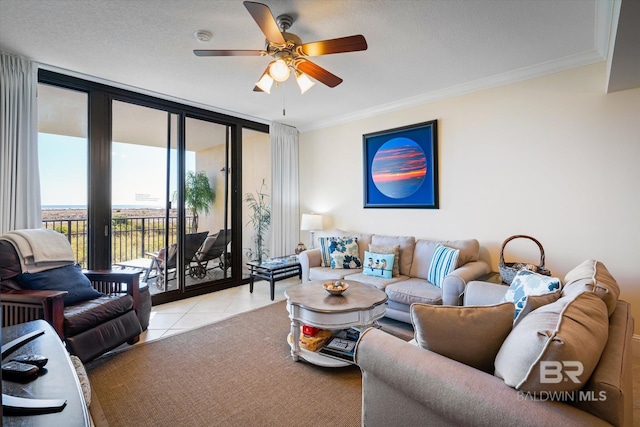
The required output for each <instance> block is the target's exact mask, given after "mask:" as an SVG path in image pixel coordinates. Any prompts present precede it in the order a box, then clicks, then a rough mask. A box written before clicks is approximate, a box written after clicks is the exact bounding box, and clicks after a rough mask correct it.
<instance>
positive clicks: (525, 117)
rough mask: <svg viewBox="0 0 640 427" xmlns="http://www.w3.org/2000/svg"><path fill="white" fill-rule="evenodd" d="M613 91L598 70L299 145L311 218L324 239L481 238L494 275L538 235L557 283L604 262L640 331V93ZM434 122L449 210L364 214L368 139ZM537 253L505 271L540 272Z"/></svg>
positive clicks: (529, 252)
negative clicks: (338, 232)
mask: <svg viewBox="0 0 640 427" xmlns="http://www.w3.org/2000/svg"><path fill="white" fill-rule="evenodd" d="M605 82H606V65H605V63H599V64H595V65H591V66H586V67H581V68H577V69H574V70H570V71H566V72H561V73H557V74H553V75H550V76H546V77H541V78H537V79H532V80H528V81H525V82H521V83H516V84H510V85H506V86H502V87H498V88H494V89H488V90H484V91H481V92H477V93H473V94H470V95H464V96H460V97H457V98H453V99H449V100H444V101H438V102H433V103H429V104H425V105H421V106H417V107H411V108H406V109H404V110H402V111H398V112H393V113H387V114H382V115H379V116H376V117H371V118H368V119H362V120H357V121H353V122H350V123H346V124H342V125H337V126H333V127H329V128H324V129H320V130H315V131H308V132H304V133H301V135H300V198H301V206H300V208H301V211H302V212H309V211H313V212H317V213H323V214H326V215H327V216H328V218H326V219H325V228H327V227H329V228H341V229H347V230H354V231H362V232H375V233H379V234H401V235H413V236H416V237H417V238H433V239H463V238H476V239H478V240H479V241H480V244H481V246H482V250H481V258H483V259H484V260H486V261H487V262H489V263H490V265H491V266H492V267H493V269H494V270H496V271H497V265H498V259H499V254H500V247H501V244H502V242H503V241H504V240H505V239H506V238H507V237H509V236H511V235H514V234H527V235H531V236H534V237H535V238H537V239H538V240H540V241H541V243H542V245H543V246H544V249H545V254H546V266H547V268H549V269H550V270H551V272H552V273H553V274H554V275H555V276H559V277H561V278H564V275H565V274H566V273H567V272H568V271H569V270H571V269H572V268H573V267H575V266H576V265H577V264H579V263H580V262H582V261H584V260H585V259H589V258H594V259H598V260H600V261H602V262H603V263H604V264H605V265H606V266H607V268H608V269H609V270H610V271H611V273H612V274H613V275H614V277H615V278H616V279H617V280H618V283H619V284H620V286H621V288H622V296H621V297H622V298H623V299H625V300H627V301H629V302H630V303H631V304H632V310H633V314H634V317H635V318H636V319H640V268H638V264H639V263H638V260H640V220H639V218H640V189H639V188H638V185H639V184H640V167H639V161H640V89H633V90H627V91H623V92H617V93H612V94H606V93H605ZM433 119H437V120H438V127H439V129H438V131H439V145H438V149H439V168H440V173H439V180H440V185H439V189H440V209H438V210H426V209H425V210H423V209H363V207H362V204H363V203H362V185H363V184H362V170H363V167H362V135H363V134H366V133H370V132H375V131H380V130H385V129H391V128H395V127H399V126H404V125H409V124H413V123H419V122H423V121H427V120H433ZM301 238H302V241H308V235H307V234H306V233H305V234H304V235H303V236H301ZM516 242H519V243H517V244H516ZM534 248H535V246H533V245H527V243H526V242H524V241H514V242H513V247H512V244H511V243H510V244H509V245H508V246H507V250H505V257H506V260H507V261H510V260H512V261H514V260H518V261H523V260H525V259H522V258H531V261H538V252H537V251H536V250H534ZM510 255H511V256H510ZM526 260H527V261H528V260H529V259H526ZM638 323H640V322H638Z"/></svg>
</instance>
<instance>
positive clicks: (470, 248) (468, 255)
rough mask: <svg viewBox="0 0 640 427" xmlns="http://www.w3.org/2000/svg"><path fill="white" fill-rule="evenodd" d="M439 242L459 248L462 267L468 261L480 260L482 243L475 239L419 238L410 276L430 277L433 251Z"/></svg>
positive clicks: (459, 260) (459, 264)
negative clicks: (438, 239)
mask: <svg viewBox="0 0 640 427" xmlns="http://www.w3.org/2000/svg"><path fill="white" fill-rule="evenodd" d="M438 244H442V245H444V246H447V247H449V248H453V249H458V250H459V251H460V255H458V265H457V267H461V266H463V265H465V264H466V263H468V262H472V261H477V260H478V254H479V252H480V243H479V242H478V241H477V240H475V239H467V240H446V241H436V240H427V239H419V240H418V241H416V246H415V252H414V255H413V263H412V264H411V271H410V274H409V276H411V277H419V278H421V279H428V277H429V267H430V266H431V260H432V259H433V253H434V252H435V250H436V246H437V245H438Z"/></svg>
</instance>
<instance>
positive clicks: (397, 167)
mask: <svg viewBox="0 0 640 427" xmlns="http://www.w3.org/2000/svg"><path fill="white" fill-rule="evenodd" d="M437 135H438V134H437V121H435V120H433V121H430V122H425V123H419V124H416V125H412V126H406V127H403V128H397V129H390V130H387V131H383V132H376V133H371V134H367V135H363V143H364V161H365V164H364V172H365V173H364V185H365V187H364V207H381V208H385V207H389V208H393V207H400V208H428V209H438V166H437V163H436V162H437V158H438V151H437V146H438V143H437V141H438V139H437V138H438V137H437Z"/></svg>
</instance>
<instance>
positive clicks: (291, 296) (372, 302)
mask: <svg viewBox="0 0 640 427" xmlns="http://www.w3.org/2000/svg"><path fill="white" fill-rule="evenodd" d="M344 282H345V283H348V284H349V289H347V290H346V291H344V292H343V293H342V294H341V295H331V294H330V293H329V292H327V291H326V290H325V289H324V288H323V287H322V282H307V283H303V284H301V285H295V286H292V287H290V288H289V289H287V290H286V291H285V296H286V297H287V301H288V302H289V304H293V305H298V306H300V307H304V308H306V309H308V310H311V311H316V312H320V313H336V312H341V311H356V310H366V309H371V308H373V307H375V306H377V305H380V304H384V303H385V302H386V301H387V294H385V293H384V292H383V291H381V290H380V289H378V288H375V287H373V286H371V285H364V284H362V283H358V282H353V281H350V280H344Z"/></svg>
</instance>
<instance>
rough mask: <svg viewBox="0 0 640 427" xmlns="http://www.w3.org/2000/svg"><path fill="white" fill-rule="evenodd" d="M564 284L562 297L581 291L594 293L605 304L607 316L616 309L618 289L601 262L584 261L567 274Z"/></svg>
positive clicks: (614, 280)
mask: <svg viewBox="0 0 640 427" xmlns="http://www.w3.org/2000/svg"><path fill="white" fill-rule="evenodd" d="M564 282H565V284H564V287H563V289H562V294H563V296H564V295H575V294H577V293H580V292H583V291H588V292H594V293H595V294H596V295H598V296H599V297H600V298H601V299H602V300H603V301H604V302H605V304H607V311H608V312H609V316H611V314H612V313H613V311H614V310H615V309H616V304H617V303H618V297H619V296H620V287H619V286H618V283H617V282H616V279H614V278H613V276H612V275H611V273H609V270H607V267H605V266H604V264H602V263H601V262H599V261H595V260H592V259H588V260H586V261H584V262H583V263H582V264H580V265H578V266H577V267H576V268H574V269H573V270H571V271H570V272H568V273H567V275H566V276H565V278H564Z"/></svg>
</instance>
